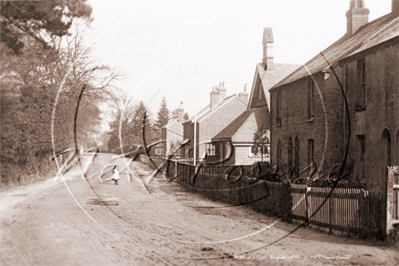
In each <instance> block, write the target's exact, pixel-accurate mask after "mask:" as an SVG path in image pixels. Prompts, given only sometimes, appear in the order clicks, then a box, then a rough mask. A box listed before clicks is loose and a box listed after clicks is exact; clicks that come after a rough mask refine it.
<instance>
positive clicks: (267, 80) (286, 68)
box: [248, 63, 300, 108]
mask: <svg viewBox="0 0 399 266" xmlns="http://www.w3.org/2000/svg"><path fill="white" fill-rule="evenodd" d="M299 66H300V65H293V64H273V71H266V70H265V64H263V63H258V64H257V65H256V69H255V77H254V82H253V84H252V89H251V95H250V98H249V103H248V108H249V107H250V106H251V104H252V97H253V93H254V91H255V86H256V84H257V80H258V77H259V78H260V80H261V82H262V86H263V91H264V92H265V96H266V101H267V106H268V107H269V108H270V96H269V93H268V91H269V89H270V88H271V87H272V86H274V85H275V84H277V83H278V82H279V81H281V80H282V79H283V78H285V77H287V76H288V75H289V74H291V73H292V72H293V71H294V70H296V69H298V67H299Z"/></svg>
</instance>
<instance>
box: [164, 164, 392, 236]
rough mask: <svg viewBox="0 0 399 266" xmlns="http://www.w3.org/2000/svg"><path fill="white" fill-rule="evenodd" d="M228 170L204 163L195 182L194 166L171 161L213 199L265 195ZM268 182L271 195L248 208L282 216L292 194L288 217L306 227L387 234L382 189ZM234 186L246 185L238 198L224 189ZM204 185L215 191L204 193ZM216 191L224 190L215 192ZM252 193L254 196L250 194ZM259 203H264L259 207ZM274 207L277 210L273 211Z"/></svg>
mask: <svg viewBox="0 0 399 266" xmlns="http://www.w3.org/2000/svg"><path fill="white" fill-rule="evenodd" d="M227 169H228V167H226V166H203V167H201V168H200V169H199V170H198V168H197V176H198V177H197V181H196V182H193V176H194V174H195V171H196V170H195V167H194V166H192V165H187V164H181V163H177V162H174V161H170V164H169V167H168V175H169V176H176V177H177V179H178V180H179V182H181V183H183V184H186V185H188V187H191V188H192V189H193V192H198V193H201V194H204V195H205V196H207V197H209V198H211V199H213V200H218V201H225V202H229V203H230V204H237V202H247V201H248V199H256V198H259V197H261V195H262V193H263V192H262V191H263V190H262V189H260V187H258V186H257V187H256V188H255V187H254V188H253V189H245V187H246V186H247V185H246V184H245V182H241V183H237V184H235V185H234V186H232V185H231V184H228V183H227V182H226V181H225V180H224V179H223V178H222V175H223V174H225V171H226V170H227ZM230 169H231V168H230ZM243 173H244V176H248V175H250V173H251V167H250V166H244V167H243ZM238 175H239V174H238V172H237V173H236V171H234V172H232V174H231V176H232V179H234V176H238ZM259 182H261V181H259ZM262 182H263V181H262ZM265 182H266V181H265ZM266 183H267V186H268V190H269V192H270V195H271V196H270V197H268V198H265V199H262V201H260V202H257V203H255V204H250V205H248V207H251V208H254V209H257V210H262V209H263V210H265V213H267V214H271V213H274V214H280V215H278V216H279V217H282V216H283V214H284V213H286V210H287V204H286V203H285V202H282V199H283V198H282V195H287V193H288V195H290V196H289V197H288V201H290V202H288V206H291V207H289V208H288V209H291V211H290V213H289V216H288V217H289V218H288V220H292V221H294V222H300V223H302V222H305V223H306V226H309V227H312V228H316V229H319V230H322V231H325V232H327V233H330V234H335V235H341V236H349V237H359V238H369V239H382V238H384V237H385V236H386V213H385V209H386V195H385V197H384V194H383V193H381V192H370V191H365V190H363V189H356V188H336V189H334V190H333V191H332V188H325V187H307V186H306V185H296V184H292V185H291V186H290V187H288V188H287V187H285V186H281V183H275V182H266ZM232 187H234V189H237V188H240V187H242V191H240V192H237V193H238V194H237V195H234V197H233V196H232V192H229V194H228V195H227V196H224V194H225V193H226V192H224V191H223V190H226V189H228V188H232ZM204 188H206V189H208V190H212V191H213V192H212V193H203V192H202V191H203V189H204ZM287 189H289V191H287ZM214 191H220V192H219V193H215V192H214ZM244 191H245V192H244ZM248 193H249V194H251V193H253V194H254V195H248ZM255 194H256V195H255ZM263 194H264V193H263ZM237 197H239V199H238V198H237ZM395 199H396V198H395ZM230 201H231V202H230ZM283 201H284V200H283ZM259 204H261V205H263V206H259ZM269 205H270V206H269ZM395 207H396V205H395ZM270 209H272V210H273V212H270ZM393 209H394V212H395V213H394V215H397V213H396V211H397V208H393ZM395 217H397V216H395Z"/></svg>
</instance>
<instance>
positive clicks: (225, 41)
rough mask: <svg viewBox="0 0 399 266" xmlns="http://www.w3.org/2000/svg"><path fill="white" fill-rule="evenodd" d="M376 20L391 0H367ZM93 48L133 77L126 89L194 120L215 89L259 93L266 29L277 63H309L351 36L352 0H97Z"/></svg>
mask: <svg viewBox="0 0 399 266" xmlns="http://www.w3.org/2000/svg"><path fill="white" fill-rule="evenodd" d="M365 2H366V7H367V8H369V10H370V15H369V21H372V20H374V19H376V18H378V17H381V16H383V15H385V14H387V13H389V12H390V11H391V0H366V1H365ZM89 3H90V4H91V5H92V7H93V18H94V21H93V24H92V28H93V32H92V34H91V35H92V36H93V39H92V40H94V41H95V43H94V44H93V49H94V52H95V55H96V57H97V58H99V59H100V60H101V61H102V63H104V64H107V65H110V66H112V67H114V68H116V69H119V70H120V71H122V72H123V73H124V75H125V77H124V79H123V80H122V82H120V83H119V84H118V85H119V86H120V87H121V88H123V89H124V90H126V91H127V92H129V94H131V96H132V97H133V100H136V101H139V100H142V101H144V102H145V103H146V104H147V105H148V106H149V107H150V109H151V111H152V112H153V113H156V112H157V110H158V109H159V104H160V101H161V99H162V97H163V96H165V97H166V100H167V102H168V107H169V109H170V110H174V109H176V108H177V107H178V106H179V103H180V102H184V103H183V107H184V109H185V110H186V111H188V112H189V114H190V115H193V114H194V110H195V109H196V110H199V109H201V108H202V107H204V105H206V104H208V103H209V93H210V91H211V89H212V87H213V86H216V85H218V84H219V83H220V82H225V86H226V87H227V95H231V94H234V93H238V92H240V91H242V90H243V88H244V84H248V88H251V86H252V81H253V77H254V73H255V66H256V63H258V62H261V60H262V34H263V28H265V27H271V28H273V34H274V40H275V42H274V62H276V63H292V64H303V63H305V62H306V61H308V60H309V59H311V58H312V57H313V56H315V55H316V54H317V53H319V52H320V51H321V50H323V49H325V48H326V47H328V46H329V45H330V44H332V43H333V42H334V41H336V40H337V39H338V38H340V37H342V36H343V35H344V34H345V32H346V17H345V13H346V11H347V10H348V9H349V3H350V1H349V0H335V1H326V0H302V1H299V0H285V1H284V0H256V1H250V0H246V1H241V0H240V1H235V0H234V1H215V0H213V1H204V0H201V1H187V0H185V1H155V0H154V1H153V0H113V1H109V0H89Z"/></svg>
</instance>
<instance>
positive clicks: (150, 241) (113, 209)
mask: <svg viewBox="0 0 399 266" xmlns="http://www.w3.org/2000/svg"><path fill="white" fill-rule="evenodd" d="M110 159H111V155H110V154H101V155H100V156H99V157H98V158H97V160H96V163H95V164H94V166H93V167H92V169H91V172H90V173H89V175H92V174H94V173H95V172H97V171H99V170H100V169H101V167H102V166H103V165H105V164H107V163H110ZM115 163H116V164H117V165H118V166H119V169H121V168H122V167H123V165H124V160H123V159H118V160H116V161H115ZM133 167H134V168H135V170H134V171H135V173H136V174H139V175H141V178H142V179H143V180H144V179H145V177H146V176H148V175H149V174H150V173H151V170H150V169H149V168H148V167H147V166H144V165H142V164H141V163H136V162H135V163H133ZM79 173H80V168H79V167H78V166H77V167H75V168H74V169H73V170H72V171H71V172H70V173H68V174H67V175H66V178H67V179H68V180H67V181H66V184H67V186H65V184H64V183H62V182H61V183H59V184H54V181H53V180H49V181H47V182H45V183H41V184H37V185H34V186H29V187H24V188H19V189H14V190H11V191H8V192H4V193H1V194H0V200H1V205H0V207H1V208H0V210H1V265H267V264H273V265H275V264H277V265H320V264H326V265H344V264H351V265H356V264H363V265H365V264H366V265H375V264H385V265H395V264H399V256H398V253H399V252H398V249H397V247H387V246H384V245H382V244H379V245H377V244H375V243H374V244H371V243H370V242H366V241H361V240H354V239H348V238H343V237H336V236H331V235H328V234H324V233H319V232H316V231H314V230H312V229H306V228H301V229H299V230H298V231H297V232H295V233H294V234H292V235H290V236H288V237H286V238H284V239H283V240H281V241H279V242H277V243H275V244H273V245H271V246H268V247H267V248H262V247H264V246H266V245H267V244H269V243H272V242H273V241H275V240H277V239H279V238H281V237H283V236H285V235H287V233H288V232H289V231H291V230H292V229H294V228H295V227H296V226H297V225H296V224H287V223H283V222H279V221H278V220H277V219H276V218H271V217H266V216H264V215H261V214H258V213H256V212H254V211H251V210H249V209H246V208H244V207H231V208H197V207H204V206H217V207H223V206H225V205H224V204H222V203H215V202H211V201H209V200H206V199H204V198H202V197H201V196H198V195H192V194H190V193H188V192H186V191H185V190H184V189H183V188H182V187H181V186H180V185H178V184H177V183H174V182H172V183H168V182H166V181H164V180H163V179H162V177H160V176H159V177H157V178H156V179H155V180H154V181H153V182H152V183H151V184H150V186H149V190H150V192H151V193H147V192H146V191H145V190H144V189H143V188H142V187H141V186H140V185H139V184H138V183H137V182H136V181H135V180H133V182H131V183H129V182H128V180H127V176H126V171H123V172H122V173H121V180H120V181H119V185H114V184H113V182H107V183H101V182H100V180H99V179H98V178H93V179H91V180H90V182H87V181H84V180H83V179H82V178H80V176H79ZM96 194H98V195H99V196H100V198H102V199H103V200H108V199H111V200H113V201H114V203H118V205H110V206H104V205H98V204H93V203H92V201H88V200H90V199H92V198H93V197H96ZM88 202H91V203H88ZM271 225H272V226H271ZM265 228H267V229H265ZM250 234H253V235H251V236H248V235H250ZM245 236H248V237H245ZM257 249H259V250H257ZM254 250H257V251H254Z"/></svg>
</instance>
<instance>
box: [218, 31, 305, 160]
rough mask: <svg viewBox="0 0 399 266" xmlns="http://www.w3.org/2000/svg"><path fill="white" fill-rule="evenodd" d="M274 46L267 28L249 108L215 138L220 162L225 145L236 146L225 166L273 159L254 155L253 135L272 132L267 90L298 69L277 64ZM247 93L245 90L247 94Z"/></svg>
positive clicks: (296, 66)
mask: <svg viewBox="0 0 399 266" xmlns="http://www.w3.org/2000/svg"><path fill="white" fill-rule="evenodd" d="M273 43H274V37H273V31H272V29H271V28H264V30H263V38H262V45H263V59H262V63H258V64H257V65H256V67H255V75H254V80H253V83H252V88H251V94H250V98H249V103H248V109H247V110H246V111H245V112H244V113H242V114H241V115H240V116H239V117H237V118H236V119H235V120H234V121H233V122H231V123H230V124H229V125H228V126H227V127H226V128H224V129H223V130H222V131H221V132H219V133H218V134H217V135H216V136H215V137H214V138H213V139H212V142H213V143H214V145H215V147H216V156H217V158H219V159H220V158H224V157H225V155H226V151H227V150H228V147H227V144H226V142H231V143H232V144H233V149H234V153H233V155H232V157H231V158H230V159H229V160H228V161H226V162H224V164H225V165H250V164H253V163H254V162H257V161H261V160H262V159H264V161H269V159H270V158H269V156H266V158H263V155H261V154H259V153H258V154H257V153H256V152H254V150H253V144H254V141H253V137H254V133H255V131H257V130H258V129H259V128H262V129H266V130H270V116H269V105H270V97H269V92H268V90H269V89H270V88H271V87H272V86H273V85H274V84H276V83H277V82H279V81H281V80H282V79H283V78H285V77H286V76H288V75H289V74H290V73H292V71H294V70H295V69H297V68H298V67H299V65H291V64H276V63H274V57H273ZM245 91H246V89H244V93H245ZM245 97H248V96H247V95H245Z"/></svg>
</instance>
